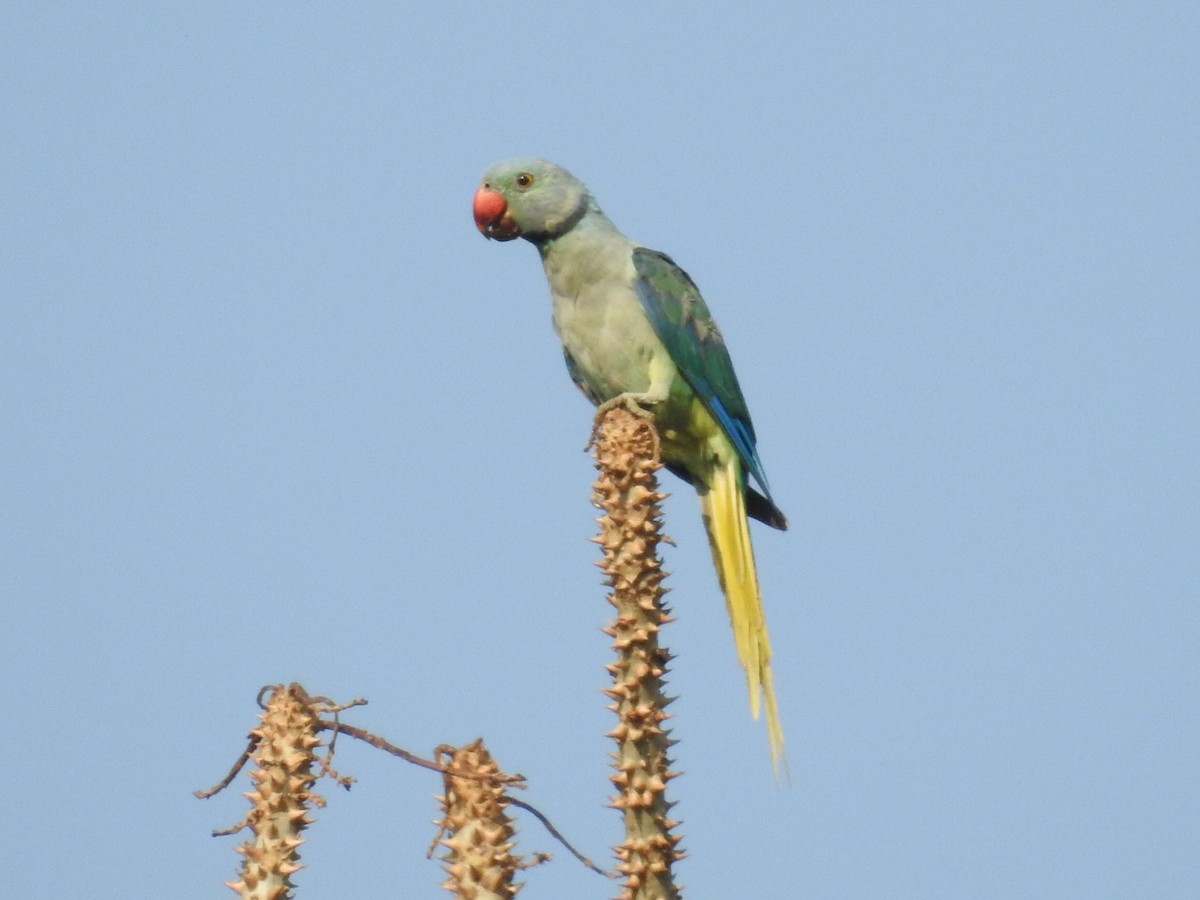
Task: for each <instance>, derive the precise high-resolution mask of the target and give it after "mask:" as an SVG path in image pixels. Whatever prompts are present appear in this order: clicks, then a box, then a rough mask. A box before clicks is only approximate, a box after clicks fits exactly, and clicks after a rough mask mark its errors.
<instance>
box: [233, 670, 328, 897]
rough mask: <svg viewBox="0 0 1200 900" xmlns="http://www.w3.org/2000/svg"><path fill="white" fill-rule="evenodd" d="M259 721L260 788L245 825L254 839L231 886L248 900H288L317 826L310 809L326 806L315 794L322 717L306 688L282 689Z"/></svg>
mask: <svg viewBox="0 0 1200 900" xmlns="http://www.w3.org/2000/svg"><path fill="white" fill-rule="evenodd" d="M259 718H260V719H261V720H262V724H261V725H260V726H259V727H257V728H255V729H254V730H253V731H251V732H250V737H251V739H252V741H253V742H254V743H253V750H252V752H251V754H250V760H251V761H252V762H253V763H254V764H255V769H254V771H253V772H251V773H250V778H251V779H252V780H253V782H254V785H255V788H254V790H252V791H250V792H249V793H248V794H246V796H247V797H248V798H249V800H250V806H251V808H250V812H249V813H248V814H247V816H246V819H245V822H246V824H248V825H249V826H250V829H251V831H252V832H253V837H251V838H250V840H248V841H246V842H245V843H244V844H242V845H240V846H239V847H238V848H237V850H238V852H239V853H241V854H242V857H243V861H242V877H241V879H240V880H238V881H235V882H229V883H228V884H229V887H231V888H233V890H234V891H236V892H237V893H238V894H239V895H240V896H241V897H242V898H243V900H288V898H290V897H291V896H292V894H291V891H292V888H293V885H292V881H291V876H292V874H293V873H295V872H296V871H297V870H298V869H300V868H302V867H301V865H300V862H299V859H300V854H299V853H297V848H298V847H299V846H300V845H301V844H302V843H304V841H303V839H302V838H301V837H300V832H301V831H303V830H304V828H305V827H306V826H307V825H308V824H309V823H310V821H311V820H310V819H309V818H308V809H309V808H310V807H312V806H313V805H314V804H316V805H324V800H323V799H322V798H321V797H320V795H318V794H316V793H315V792H314V791H313V790H312V786H313V782H314V781H316V775H315V774H313V766H314V764H315V763H317V760H316V757H315V755H314V752H313V751H314V748H315V747H316V746H317V745H318V743H319V741H318V740H317V737H316V730H317V724H318V720H317V712H316V710H315V709H314V708H313V703H312V701H311V700H310V698H309V696H308V694H307V693H305V691H304V689H303V688H302V687H300V685H298V684H292V685H290V686H289V687H287V688H284V687H283V686H282V685H278V686H276V687H275V688H273V689H272V692H271V694H270V696H269V697H268V699H267V704H266V708H265V710H264V711H263V713H262V715H261V716H260V717H259Z"/></svg>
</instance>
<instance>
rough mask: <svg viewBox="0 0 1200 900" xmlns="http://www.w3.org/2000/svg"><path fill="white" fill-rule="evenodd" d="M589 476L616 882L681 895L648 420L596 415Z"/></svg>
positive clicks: (637, 894) (655, 465) (629, 889)
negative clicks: (619, 824) (612, 612)
mask: <svg viewBox="0 0 1200 900" xmlns="http://www.w3.org/2000/svg"><path fill="white" fill-rule="evenodd" d="M594 446H595V456H596V468H597V469H599V470H600V474H599V476H598V477H597V479H596V483H595V486H594V491H593V494H592V499H593V501H594V502H595V504H596V506H598V507H599V508H600V510H601V511H602V515H601V516H600V517H599V518H598V519H597V522H599V524H600V534H599V536H598V537H596V538H595V540H596V542H597V543H598V544H600V547H601V549H602V552H603V559H602V560H601V562H600V563H599V565H600V567H601V568H602V569H603V570H604V572H605V574H606V575H607V576H608V579H607V582H608V585H609V586H610V587H611V588H612V591H611V593H610V594H609V598H608V600H609V602H610V603H611V604H612V605H613V606H614V607H615V608H616V618H615V620H614V621H613V624H612V625H611V626H610V627H609V628H607V629H606V633H607V634H609V635H610V636H611V637H612V639H613V644H612V646H613V649H614V650H615V651H616V661H615V662H614V663H612V664H611V665H609V666H608V671H609V673H610V674H611V675H612V679H613V686H612V687H611V688H610V689H608V690H607V691H606V692H605V693H607V694H608V696H609V697H610V698H611V699H612V700H613V704H612V706H611V707H610V708H611V709H612V710H613V711H614V712H615V713H616V714H617V719H618V723H617V727H616V728H614V729H613V730H612V731H611V732H610V737H612V738H613V740H614V741H616V744H617V751H616V753H614V754H613V767H614V768H615V769H616V774H615V775H612V776H610V777H611V780H612V782H613V784H614V785H615V786H616V788H617V794H616V796H615V797H614V798H613V800H612V806H613V807H614V808H616V809H619V810H621V811H622V814H623V815H624V820H625V840H624V842H622V843H621V844H620V845H619V846H618V847H616V854H617V859H618V865H617V868H618V870H619V871H620V873H621V875H622V876H623V878H624V882H623V890H622V893H621V894H620V898H621V900H674V898H678V897H679V896H680V893H679V889H678V888H677V887H676V885H675V883H674V879H673V875H672V866H673V864H674V863H675V862H676V861H677V860H679V859H680V858H682V856H683V853H682V852H681V851H680V850H679V849H678V847H677V845H678V843H679V841H680V837H679V836H677V835H675V834H673V833H672V832H673V830H674V829H675V828H676V827H677V826H678V824H679V823H678V822H676V821H674V820H672V819H671V818H670V817H669V815H668V813H669V811H670V808H671V805H672V804H671V803H670V802H669V801H668V800H667V794H666V786H667V782H668V781H670V780H671V779H672V778H673V777H675V774H676V773H674V772H672V771H671V769H670V760H669V759H668V757H667V751H668V749H669V748H670V746H671V745H672V743H674V742H673V741H671V740H670V738H669V737H668V733H667V730H666V728H664V727H663V722H664V721H665V720H666V719H667V718H668V715H667V712H666V706H667V704H668V703H670V702H671V698H669V697H667V696H666V694H665V693H664V687H665V684H664V680H663V676H664V674H665V672H666V669H667V664H668V662H669V661H670V658H671V657H670V654H669V653H668V651H667V650H666V649H665V648H664V647H661V646H659V642H658V632H659V630H660V629H661V628H662V626H663V625H664V624H666V623H667V622H668V621H670V616H669V615H668V614H667V612H666V609H665V608H664V605H663V595H664V594H665V593H666V589H665V588H663V586H662V581H663V579H664V578H665V577H666V573H665V572H663V570H662V562H661V560H660V559H659V556H658V544H659V542H660V541H662V540H664V537H663V535H662V532H661V525H660V520H661V512H660V508H659V503H660V501H661V500H662V499H663V497H664V495H663V494H661V493H659V492H658V480H657V477H656V476H655V472H656V471H657V470H658V469H659V468H660V463H659V459H658V434H657V432H656V431H655V429H654V426H653V424H652V423H651V422H650V420H649V419H647V418H645V417H642V416H637V415H634V414H633V413H631V412H630V411H628V410H626V409H622V408H614V409H610V410H608V411H606V412H604V413H602V414H601V416H600V417H599V419H598V421H597V425H596V432H595V435H594Z"/></svg>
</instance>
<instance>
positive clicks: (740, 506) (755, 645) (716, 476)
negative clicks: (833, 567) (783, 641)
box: [700, 458, 786, 774]
mask: <svg viewBox="0 0 1200 900" xmlns="http://www.w3.org/2000/svg"><path fill="white" fill-rule="evenodd" d="M738 466H739V464H738V462H737V460H736V459H735V458H734V459H729V460H728V461H725V462H718V463H717V465H716V467H715V468H714V469H713V470H712V472H711V476H710V478H709V484H708V490H703V489H701V491H700V509H701V512H702V513H703V515H704V526H705V528H706V529H707V531H708V543H709V546H710V547H712V555H713V563H714V565H715V566H716V569H717V577H718V578H719V579H720V581H721V589H722V590H723V591H724V592H725V606H726V608H727V609H728V610H729V624H730V625H731V626H733V639H734V643H735V645H736V646H737V655H738V660H739V661H740V662H741V664H742V668H743V669H745V670H746V682H747V685H748V687H749V688H750V712H751V714H752V715H753V716H754V718H756V719H757V718H758V713H759V709H760V702H761V701H760V692H761V697H762V699H764V700H765V701H766V707H767V738H768V740H769V741H770V744H771V762H772V764H773V765H774V767H775V772H776V774H778V773H779V772H780V770H781V768H782V767H784V766H785V765H786V762H785V760H784V754H783V729H782V728H781V727H780V725H779V707H778V706H777V705H776V703H775V687H774V685H773V684H772V681H771V644H770V641H769V640H768V639H767V620H766V618H765V617H764V615H763V608H762V595H761V594H760V593H759V590H758V574H757V572H756V571H755V568H754V548H753V547H752V546H751V544H750V525H749V522H748V521H747V519H746V497H745V494H743V492H742V476H741V472H740V470H739V467H738Z"/></svg>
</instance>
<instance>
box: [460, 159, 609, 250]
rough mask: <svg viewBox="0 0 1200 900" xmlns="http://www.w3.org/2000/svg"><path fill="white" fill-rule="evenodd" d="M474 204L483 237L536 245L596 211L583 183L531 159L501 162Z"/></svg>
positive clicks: (484, 182) (489, 173) (488, 173)
mask: <svg viewBox="0 0 1200 900" xmlns="http://www.w3.org/2000/svg"><path fill="white" fill-rule="evenodd" d="M473 206H474V212H475V227H476V228H478V229H479V231H480V232H481V233H482V234H483V235H484V236H485V237H489V238H493V239H495V240H498V241H511V240H512V239H513V238H518V237H523V238H526V239H528V240H530V241H533V242H534V243H538V242H540V241H545V240H549V239H551V238H556V237H558V236H559V235H561V234H565V233H566V232H568V231H570V230H571V228H572V227H574V225H575V223H576V222H578V221H579V220H580V219H581V218H583V216H584V214H585V213H586V212H587V211H588V210H589V209H596V211H597V212H598V211H599V209H598V207H596V204H595V201H594V200H593V199H592V196H591V194H589V193H588V189H587V188H586V187H584V185H583V182H582V181H580V180H579V179H578V178H576V177H575V176H574V175H572V174H571V173H570V172H568V171H567V170H566V169H564V168H563V167H562V166H559V165H555V164H554V163H552V162H549V161H547V160H544V159H538V158H536V157H532V156H524V157H518V158H517V159H509V160H505V161H504V162H501V163H496V165H494V166H492V167H491V168H490V169H488V170H487V171H486V172H484V173H483V178H482V180H481V181H480V183H479V188H478V189H477V190H476V191H475V202H474V204H473Z"/></svg>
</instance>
